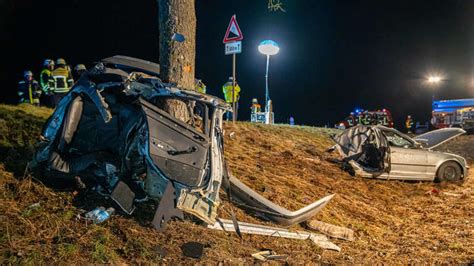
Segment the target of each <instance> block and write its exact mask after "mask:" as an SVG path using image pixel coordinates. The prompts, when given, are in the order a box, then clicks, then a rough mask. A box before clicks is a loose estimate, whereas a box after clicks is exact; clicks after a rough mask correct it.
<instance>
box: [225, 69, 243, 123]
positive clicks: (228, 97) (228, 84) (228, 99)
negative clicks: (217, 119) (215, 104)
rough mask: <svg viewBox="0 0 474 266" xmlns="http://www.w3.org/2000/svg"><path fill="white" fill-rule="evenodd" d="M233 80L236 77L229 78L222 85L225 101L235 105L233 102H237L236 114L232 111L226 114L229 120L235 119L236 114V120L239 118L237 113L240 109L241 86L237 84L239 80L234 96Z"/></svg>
mask: <svg viewBox="0 0 474 266" xmlns="http://www.w3.org/2000/svg"><path fill="white" fill-rule="evenodd" d="M233 81H234V78H233V77H229V80H228V81H227V82H226V83H225V84H224V85H223V86H222V92H223V93H224V98H225V101H226V102H227V103H228V104H230V105H233V103H234V102H235V114H232V112H227V114H226V116H227V121H229V120H233V118H234V116H235V120H237V114H238V110H239V98H240V86H239V85H238V84H237V81H236V82H235V89H234V97H233V98H232V83H233ZM233 115H234V116H233Z"/></svg>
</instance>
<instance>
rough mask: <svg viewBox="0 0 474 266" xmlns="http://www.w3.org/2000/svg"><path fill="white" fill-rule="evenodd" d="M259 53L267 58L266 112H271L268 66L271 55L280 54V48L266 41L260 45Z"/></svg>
mask: <svg viewBox="0 0 474 266" xmlns="http://www.w3.org/2000/svg"><path fill="white" fill-rule="evenodd" d="M258 51H259V52H260V53H262V54H264V55H266V56H267V67H266V71H265V103H266V104H265V111H266V112H269V111H270V109H269V106H268V101H269V100H270V95H269V93H268V65H269V64H270V55H276V54H278V52H279V51H280V46H278V43H276V42H274V41H272V40H264V41H262V42H260V44H259V45H258Z"/></svg>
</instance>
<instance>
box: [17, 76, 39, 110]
mask: <svg viewBox="0 0 474 266" xmlns="http://www.w3.org/2000/svg"><path fill="white" fill-rule="evenodd" d="M40 95H41V89H40V87H39V84H38V82H37V81H36V80H32V81H31V82H27V81H24V80H22V81H20V82H18V96H19V97H20V103H30V104H39V103H40V100H39V98H40Z"/></svg>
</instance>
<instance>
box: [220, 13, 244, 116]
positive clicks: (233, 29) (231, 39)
mask: <svg viewBox="0 0 474 266" xmlns="http://www.w3.org/2000/svg"><path fill="white" fill-rule="evenodd" d="M243 38H244V35H243V34H242V31H241V30H240V27H239V24H237V19H236V18H235V15H233V16H232V17H231V18H230V22H229V26H227V31H226V33H225V36H224V40H223V41H222V42H223V43H224V44H225V54H226V55H229V54H231V55H232V123H235V120H236V114H237V110H236V108H235V107H236V102H235V85H236V83H237V81H236V76H235V61H236V57H237V56H236V54H238V53H241V52H242V42H241V41H242V39H243Z"/></svg>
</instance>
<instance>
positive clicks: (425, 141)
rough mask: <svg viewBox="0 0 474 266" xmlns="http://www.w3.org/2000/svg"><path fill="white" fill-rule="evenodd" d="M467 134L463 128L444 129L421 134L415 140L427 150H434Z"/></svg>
mask: <svg viewBox="0 0 474 266" xmlns="http://www.w3.org/2000/svg"><path fill="white" fill-rule="evenodd" d="M464 133H466V131H464V130H463V129H462V128H442V129H437V130H433V131H430V132H427V133H425V134H421V135H419V136H416V137H415V138H413V139H414V140H415V141H417V142H419V143H420V144H421V145H422V146H423V148H425V149H433V148H435V147H438V146H439V145H441V144H443V143H445V142H447V141H449V140H451V139H454V138H456V137H458V136H460V135H462V134H464Z"/></svg>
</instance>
